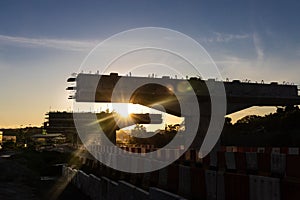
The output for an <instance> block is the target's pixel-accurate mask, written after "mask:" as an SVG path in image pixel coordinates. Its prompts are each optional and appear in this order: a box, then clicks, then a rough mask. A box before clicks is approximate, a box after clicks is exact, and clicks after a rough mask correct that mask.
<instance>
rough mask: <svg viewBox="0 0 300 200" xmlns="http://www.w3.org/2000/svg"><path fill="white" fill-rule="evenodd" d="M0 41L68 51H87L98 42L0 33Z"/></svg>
mask: <svg viewBox="0 0 300 200" xmlns="http://www.w3.org/2000/svg"><path fill="white" fill-rule="evenodd" d="M0 43H4V44H8V45H17V46H25V47H45V48H55V49H61V50H68V51H87V50H91V49H92V48H93V47H94V46H95V45H96V44H97V43H98V42H97V41H76V40H63V39H48V38H28V37H16V36H8V35H0Z"/></svg>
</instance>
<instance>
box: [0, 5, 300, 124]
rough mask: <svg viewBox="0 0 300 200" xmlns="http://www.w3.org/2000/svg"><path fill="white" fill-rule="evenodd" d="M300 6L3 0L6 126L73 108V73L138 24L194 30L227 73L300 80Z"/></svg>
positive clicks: (0, 110) (0, 42)
mask: <svg viewBox="0 0 300 200" xmlns="http://www.w3.org/2000/svg"><path fill="white" fill-rule="evenodd" d="M299 10H300V2H298V1H259V0H257V1H255V0H252V1H247V0H245V1H238V0H237V1H229V0H224V1H216V0H210V1H182V0H159V1H158V0H157V1H155V0H152V1H146V0H131V1H124V0H122V1H114V0H112V1H76V0H74V1H64V2H62V1H55V0H54V1H37V0H36V1H33V0H27V1H15V0H11V1H0V27H1V28H0V92H1V99H0V127H21V126H28V125H31V126H33V125H36V126H41V125H42V123H43V121H44V117H45V113H46V112H48V111H49V110H51V111H55V110H71V109H72V102H71V101H70V100H68V99H67V98H68V95H69V94H68V92H67V91H65V88H66V87H67V86H68V84H67V82H66V80H67V78H68V77H70V74H71V73H73V72H77V71H78V69H79V67H80V64H81V62H82V61H83V59H84V58H85V56H86V55H87V54H88V53H89V52H90V51H91V50H92V49H93V48H94V47H95V46H96V45H97V44H98V43H99V42H101V41H103V40H105V39H106V38H108V37H110V36H111V35H113V34H117V33H119V32H122V31H125V30H128V29H133V28H140V27H163V28H169V29H173V30H176V31H180V32H182V33H184V34H186V35H188V36H190V37H192V38H193V39H194V40H196V41H197V42H199V43H200V44H201V45H202V46H203V47H204V48H205V49H206V51H207V52H208V53H209V54H210V56H211V57H212V59H213V60H214V61H215V63H216V65H217V66H218V68H219V70H220V73H221V75H222V77H224V79H225V78H229V79H230V80H233V79H241V80H244V79H248V80H252V81H261V80H264V81H265V82H271V81H278V82H283V81H287V82H289V83H294V84H300V80H299V74H300V67H299V64H300V37H299V35H300V23H299V15H300V14H299ZM272 110H274V108H264V109H263V110H261V109H260V110H259V109H258V108H256V107H255V108H252V109H250V110H248V111H247V112H246V113H251V114H255V113H262V112H269V111H272ZM244 114H245V112H244V113H242V114H241V113H238V114H236V115H235V118H238V117H241V116H242V115H244Z"/></svg>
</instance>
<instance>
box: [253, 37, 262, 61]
mask: <svg viewBox="0 0 300 200" xmlns="http://www.w3.org/2000/svg"><path fill="white" fill-rule="evenodd" d="M253 43H254V47H255V51H256V54H257V60H258V61H262V60H263V59H264V49H263V47H262V42H261V39H260V37H259V35H258V34H257V33H253Z"/></svg>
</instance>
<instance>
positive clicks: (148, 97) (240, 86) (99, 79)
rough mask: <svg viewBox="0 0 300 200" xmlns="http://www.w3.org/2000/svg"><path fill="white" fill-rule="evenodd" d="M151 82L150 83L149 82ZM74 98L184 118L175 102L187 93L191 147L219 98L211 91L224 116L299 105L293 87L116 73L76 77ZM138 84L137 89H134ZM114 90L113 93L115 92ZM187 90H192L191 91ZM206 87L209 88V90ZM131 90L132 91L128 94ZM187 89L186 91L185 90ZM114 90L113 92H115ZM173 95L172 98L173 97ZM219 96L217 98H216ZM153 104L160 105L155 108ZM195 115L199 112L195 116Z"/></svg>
mask: <svg viewBox="0 0 300 200" xmlns="http://www.w3.org/2000/svg"><path fill="white" fill-rule="evenodd" d="M152 79H153V80H152ZM75 80H76V84H77V86H76V87H69V88H68V89H69V90H76V94H75V96H72V97H71V98H74V99H75V100H76V101H78V102H109V103H114V102H118V103H135V104H141V105H144V106H147V107H150V108H153V107H154V108H155V109H158V110H161V111H164V112H166V113H169V114H172V115H175V116H180V117H185V118H186V120H188V119H189V117H192V116H193V114H191V115H190V114H189V115H187V114H185V113H182V112H181V107H180V103H179V102H186V103H188V102H190V98H191V96H189V95H191V94H194V95H196V97H197V101H198V107H199V110H200V121H199V128H198V134H197V137H196V139H195V140H194V144H193V145H192V146H193V147H200V146H201V144H202V142H203V138H204V137H205V134H206V132H207V129H208V127H209V124H210V120H211V115H212V113H211V110H212V109H211V98H212V96H213V97H214V98H216V99H218V98H222V95H220V94H221V93H218V92H214V93H211V90H214V88H223V89H224V95H225V97H224V96H223V98H224V99H225V101H226V106H227V109H226V114H231V113H234V112H237V111H240V110H243V109H246V108H249V107H252V106H286V105H300V97H299V96H298V89H297V87H296V86H293V85H278V84H277V83H271V84H257V83H241V82H237V81H235V82H219V81H213V80H208V81H203V80H200V79H195V78H193V79H189V80H177V79H165V78H162V79H157V78H143V77H121V76H118V75H117V74H111V75H102V76H101V75H94V74H79V75H78V76H77V78H76V79H74V80H73V81H75ZM136 85H141V87H135V86H136ZM116 88H117V90H116ZM188 88H192V91H193V92H191V91H190V90H189V89H188ZM209 88H210V89H209ZM132 90H133V91H134V92H132ZM188 90H189V91H188ZM116 91H117V92H116ZM175 94H176V95H175ZM218 95H220V97H219V96H218ZM156 105H160V106H159V107H157V106H156ZM196 114H197V115H199V113H196Z"/></svg>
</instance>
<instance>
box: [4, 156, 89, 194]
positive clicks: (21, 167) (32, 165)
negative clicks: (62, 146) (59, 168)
mask: <svg viewBox="0 0 300 200" xmlns="http://www.w3.org/2000/svg"><path fill="white" fill-rule="evenodd" d="M59 156H60V154H53V155H51V156H48V154H47V153H35V152H29V153H24V152H13V151H10V152H5V151H2V152H0V199H1V200H19V199H20V200H27V199H28V200H37V199H61V200H63V199H74V200H76V199H83V200H87V199H88V197H86V196H85V195H84V194H82V193H81V192H80V191H79V190H77V189H76V188H75V187H74V186H73V185H67V184H66V183H65V181H64V180H63V179H62V178H60V177H59V176H58V174H57V172H54V171H51V166H52V165H53V164H54V163H55V161H61V160H63V159H61V158H60V159H56V157H59ZM62 157H63V156H62ZM44 176H48V177H51V178H54V177H56V178H55V179H54V180H41V177H44Z"/></svg>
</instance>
